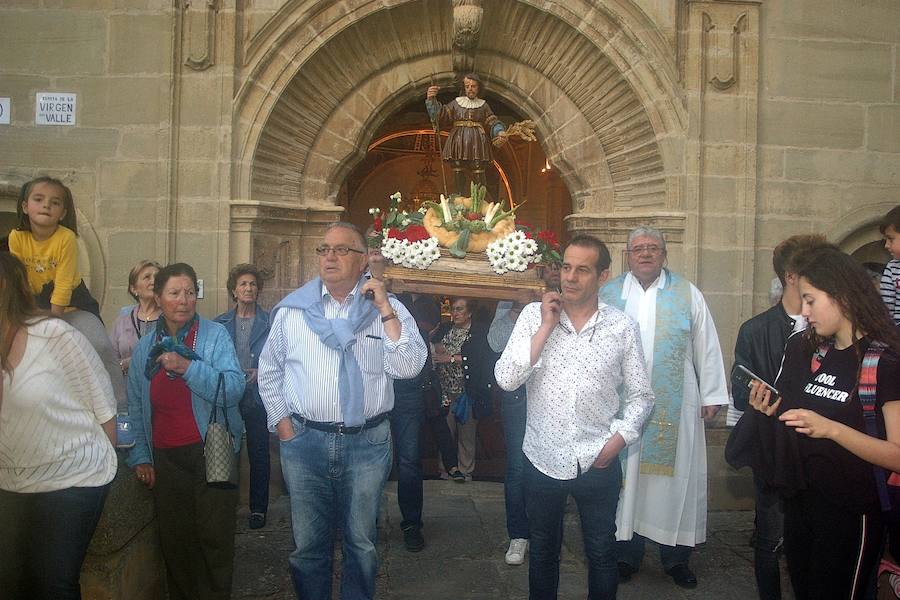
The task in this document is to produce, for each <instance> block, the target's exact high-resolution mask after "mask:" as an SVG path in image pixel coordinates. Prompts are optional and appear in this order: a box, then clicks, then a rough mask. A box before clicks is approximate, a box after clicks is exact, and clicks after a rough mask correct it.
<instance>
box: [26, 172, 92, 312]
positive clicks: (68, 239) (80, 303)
mask: <svg viewBox="0 0 900 600" xmlns="http://www.w3.org/2000/svg"><path fill="white" fill-rule="evenodd" d="M16 214H17V217H18V221H19V223H18V225H17V226H16V229H14V230H13V231H12V232H10V234H9V250H10V252H12V253H13V254H14V255H15V256H16V257H17V258H18V259H19V260H21V261H22V263H24V265H25V268H26V269H27V271H28V285H29V287H30V288H31V293H32V294H34V295H35V296H36V298H37V302H38V305H39V306H40V307H42V308H49V309H50V312H51V314H53V315H55V316H61V315H62V314H63V313H64V312H66V311H67V309H69V310H71V309H74V308H80V309H82V310H86V311H88V312H91V313H94V314H95V315H97V317H99V316H100V307H99V305H98V304H97V301H96V300H94V298H93V297H92V296H91V294H90V292H89V291H88V290H87V287H86V286H85V285H84V281H82V279H81V274H80V273H79V271H78V246H77V241H76V236H77V234H78V228H77V225H76V223H75V201H74V200H73V198H72V192H71V190H69V188H68V187H66V185H65V184H63V182H61V181H60V180H58V179H54V178H52V177H46V176H44V177H38V178H36V179H32V180H31V181H29V182H28V183H26V184H25V185H23V186H22V190H21V192H20V193H19V204H18V206H17V207H16ZM70 307H71V308H70Z"/></svg>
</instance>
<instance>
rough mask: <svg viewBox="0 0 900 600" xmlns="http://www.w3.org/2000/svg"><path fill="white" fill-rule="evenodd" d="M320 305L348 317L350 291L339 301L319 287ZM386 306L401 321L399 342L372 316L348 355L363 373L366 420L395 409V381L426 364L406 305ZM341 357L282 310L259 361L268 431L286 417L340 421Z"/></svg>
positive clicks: (298, 314)
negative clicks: (353, 356) (350, 354)
mask: <svg viewBox="0 0 900 600" xmlns="http://www.w3.org/2000/svg"><path fill="white" fill-rule="evenodd" d="M322 291H323V294H322V302H323V304H324V308H325V317H326V318H328V319H335V318H347V315H348V314H349V312H350V303H351V302H350V301H351V300H352V298H353V295H354V294H356V291H357V289H356V288H354V289H353V291H352V292H351V293H350V295H348V296H347V298H346V299H345V300H344V302H343V303H338V302H337V301H335V300H334V299H333V298H332V297H331V295H330V294H328V292H327V290H326V288H325V286H324V285H323V286H322ZM390 303H391V306H392V307H393V309H394V312H396V313H397V317H398V318H399V319H400V326H401V333H400V338H399V339H398V340H397V341H396V342H394V341H391V339H390V338H389V337H387V335H385V333H384V324H383V323H382V322H381V319H380V318H378V317H376V318H375V319H374V320H373V321H372V322H371V323H370V324H369V325H368V327H365V328H364V329H363V330H362V331H360V332H359V333H357V334H356V344H355V345H354V346H353V353H354V354H355V355H356V361H357V362H358V363H359V367H360V370H361V371H362V378H363V389H365V398H364V401H363V414H364V416H365V418H366V419H371V418H372V417H374V416H376V415H379V414H381V413H383V412H387V411H389V410H392V409H393V408H394V387H393V380H394V379H410V378H412V377H415V376H416V375H418V374H419V371H421V370H422V366H423V365H424V364H425V358H426V356H427V354H428V353H427V350H426V348H425V342H424V341H423V340H422V336H421V335H420V334H419V330H418V328H417V327H416V322H415V321H414V320H413V318H412V316H411V315H410V314H409V311H408V310H406V307H405V306H403V304H401V303H400V301H399V300H397V299H396V298H393V297H391V298H390ZM339 376H340V354H339V353H338V351H337V350H334V349H332V348H329V347H327V346H325V345H324V344H323V343H322V342H321V341H319V336H317V335H316V334H315V333H314V332H313V331H312V329H310V328H309V325H307V324H306V319H304V318H303V311H301V310H299V309H297V308H281V309H279V310H278V312H277V313H276V314H275V318H274V319H273V321H272V330H271V331H270V332H269V338H268V340H266V345H265V347H264V348H263V351H262V354H261V355H260V358H259V375H258V381H259V394H260V396H261V397H262V401H263V404H264V405H265V407H266V413H267V414H268V423H269V429H270V430H272V431H275V426H276V425H277V424H278V422H279V421H280V420H281V419H283V418H284V417H287V416H288V415H289V414H290V413H296V414H299V415H301V416H303V417H304V418H307V419H310V420H312V421H321V422H327V423H341V422H343V420H344V418H343V416H342V415H341V400H340V395H339V391H338V378H339Z"/></svg>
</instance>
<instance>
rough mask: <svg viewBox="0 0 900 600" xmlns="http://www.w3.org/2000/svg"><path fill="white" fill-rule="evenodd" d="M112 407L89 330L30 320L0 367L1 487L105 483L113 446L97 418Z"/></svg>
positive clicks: (30, 489) (108, 415)
mask: <svg viewBox="0 0 900 600" xmlns="http://www.w3.org/2000/svg"><path fill="white" fill-rule="evenodd" d="M115 415H116V399H115V397H114V396H113V390H112V384H111V383H110V380H109V375H108V374H107V372H106V369H105V368H104V367H103V363H102V362H101V361H100V358H99V357H98V356H97V353H96V352H95V351H94V349H93V348H92V347H91V345H90V343H89V342H88V341H87V338H85V337H84V336H83V335H81V334H80V333H79V332H78V331H77V330H75V329H74V328H72V327H71V326H70V325H68V324H67V323H65V322H63V321H61V320H59V319H44V320H42V321H38V322H36V323H34V324H32V325H30V326H29V327H28V339H27V342H26V346H25V353H24V355H23V356H22V360H21V362H20V363H19V365H18V366H17V367H16V368H15V369H14V370H13V373H12V376H11V377H10V375H9V374H6V373H4V374H3V405H2V407H0V489H3V490H6V491H10V492H22V493H35V492H50V491H55V490H61V489H66V488H70V487H96V486H101V485H104V484H106V483H109V482H110V481H112V479H113V477H114V476H115V474H116V466H117V460H116V452H115V450H114V449H113V446H112V444H111V443H110V441H109V438H108V437H107V436H106V433H104V431H103V429H102V428H101V427H100V424H101V423H105V422H107V421H109V420H110V419H112V418H113V417H115Z"/></svg>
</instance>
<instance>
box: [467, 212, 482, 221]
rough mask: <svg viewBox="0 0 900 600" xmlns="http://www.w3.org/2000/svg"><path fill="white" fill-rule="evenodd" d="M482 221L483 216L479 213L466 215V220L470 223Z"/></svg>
mask: <svg viewBox="0 0 900 600" xmlns="http://www.w3.org/2000/svg"><path fill="white" fill-rule="evenodd" d="M480 219H481V215H480V214H478V213H477V212H470V213H468V214H467V215H466V220H468V221H478V220H480Z"/></svg>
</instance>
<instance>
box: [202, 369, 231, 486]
mask: <svg viewBox="0 0 900 600" xmlns="http://www.w3.org/2000/svg"><path fill="white" fill-rule="evenodd" d="M220 392H221V396H222V404H221V405H220V404H219V396H220ZM225 406H226V401H225V376H224V375H222V374H221V373H220V374H219V381H218V383H217V384H216V395H215V397H214V398H213V406H212V411H210V414H209V425H208V426H207V428H206V439H205V440H204V443H203V455H204V457H205V458H206V483H207V485H210V486H213V487H219V488H226V489H227V488H234V487H237V482H238V479H237V454H236V453H235V452H234V436H232V435H231V429H230V428H229V427H228V411H227V409H226V408H225ZM220 408H221V410H222V419H219V409H220Z"/></svg>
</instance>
